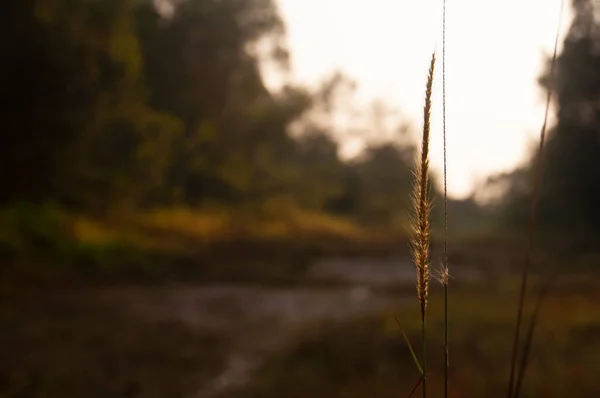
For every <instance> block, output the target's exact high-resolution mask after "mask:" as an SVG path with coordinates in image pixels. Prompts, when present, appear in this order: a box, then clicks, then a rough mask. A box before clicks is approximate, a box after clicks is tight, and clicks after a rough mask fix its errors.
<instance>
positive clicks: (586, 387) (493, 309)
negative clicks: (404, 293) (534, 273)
mask: <svg viewBox="0 0 600 398" xmlns="http://www.w3.org/2000/svg"><path fill="white" fill-rule="evenodd" d="M598 282H600V278H598V277H597V276H594V277H590V276H587V277H579V278H574V277H573V278H567V277H565V278H562V279H560V280H559V281H558V283H557V285H556V286H555V287H554V290H553V292H552V293H551V295H550V297H548V300H547V301H546V303H545V304H544V307H543V310H542V319H541V321H540V324H539V328H538V331H537V334H536V337H535V342H534V346H533V348H532V358H531V362H530V367H529V373H528V377H527V380H526V381H525V384H524V389H523V396H525V397H597V396H599V394H600V381H599V380H598V378H597V375H598V372H600V362H599V361H598V358H600V333H599V332H600V311H598V307H597V302H598V299H599V298H600V293H598V290H597V286H598ZM515 287H516V286H515V280H511V279H507V280H505V281H503V282H502V283H497V284H495V285H494V286H493V288H492V287H491V286H486V287H485V289H483V288H481V287H477V286H475V287H470V288H460V289H459V290H458V291H453V293H452V298H451V302H450V309H451V320H450V335H451V337H450V344H451V348H450V349H451V352H450V358H451V372H450V378H451V396H452V397H502V396H505V395H506V382H507V376H508V371H509V369H508V365H509V360H510V348H511V339H512V334H513V330H514V322H515V308H516V305H517V301H516V297H517V295H516V289H515ZM432 296H433V297H432V300H431V302H432V304H431V309H430V312H429V325H430V328H429V330H430V336H429V339H430V340H429V347H430V348H429V354H430V355H429V368H430V375H429V389H430V392H429V393H430V394H431V396H441V393H442V380H443V379H442V372H443V329H442V319H443V318H442V317H443V315H442V311H441V308H440V305H439V303H440V299H439V297H438V296H439V292H434V293H433V295H432ZM396 315H398V316H399V318H400V319H401V320H402V323H403V327H404V328H405V330H406V331H407V333H408V335H409V336H410V339H411V340H412V342H413V344H414V345H416V346H418V345H419V344H418V343H419V341H420V340H419V338H420V334H419V333H420V325H419V322H418V321H419V315H418V311H417V304H416V298H415V303H414V311H413V310H403V311H398V312H397V313H376V314H371V315H367V316H362V317H359V318H356V319H352V320H350V321H344V322H337V323H335V322H327V321H326V322H323V323H320V324H318V325H313V326H311V327H308V328H306V329H305V330H303V331H302V332H301V333H300V334H299V337H298V343H297V344H295V345H293V346H292V347H290V348H289V349H288V350H287V351H286V352H283V353H281V354H280V355H279V356H277V357H275V358H272V359H271V360H270V361H269V362H268V363H267V364H266V365H265V366H264V367H263V368H262V369H261V371H260V372H259V374H258V375H257V377H256V380H255V382H254V384H253V385H252V386H250V387H249V388H248V389H246V390H244V391H241V392H239V395H238V396H239V397H253V398H271V397H272V398H275V397H283V396H285V397H290V398H293V397H317V398H318V397H323V398H325V397H327V398H336V397H340V398H341V397H344V398H351V397H357V398H358V397H367V396H368V397H383V398H385V397H399V396H407V395H408V393H409V391H411V389H412V388H413V386H414V384H415V383H416V382H417V380H418V372H417V370H416V369H415V366H414V364H413V362H412V358H411V355H410V352H409V350H408V348H407V346H406V344H405V342H404V340H403V338H402V336H401V334H400V332H399V328H398V325H397V323H396V320H395V316H396ZM417 394H420V392H419V393H417Z"/></svg>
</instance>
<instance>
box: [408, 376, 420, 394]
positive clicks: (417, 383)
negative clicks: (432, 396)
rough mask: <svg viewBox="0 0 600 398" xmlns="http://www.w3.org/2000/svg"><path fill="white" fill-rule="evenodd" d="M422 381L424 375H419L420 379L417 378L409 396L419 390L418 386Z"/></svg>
mask: <svg viewBox="0 0 600 398" xmlns="http://www.w3.org/2000/svg"><path fill="white" fill-rule="evenodd" d="M422 382H423V376H421V377H419V380H417V382H416V383H415V386H414V387H413V388H412V390H410V393H408V398H410V397H412V396H413V395H414V394H415V391H417V388H419V386H420V385H421V383H422Z"/></svg>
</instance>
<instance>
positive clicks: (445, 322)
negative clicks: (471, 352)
mask: <svg viewBox="0 0 600 398" xmlns="http://www.w3.org/2000/svg"><path fill="white" fill-rule="evenodd" d="M449 368H450V361H449V357H448V283H445V284H444V398H448V384H449V383H448V373H449V372H448V371H449Z"/></svg>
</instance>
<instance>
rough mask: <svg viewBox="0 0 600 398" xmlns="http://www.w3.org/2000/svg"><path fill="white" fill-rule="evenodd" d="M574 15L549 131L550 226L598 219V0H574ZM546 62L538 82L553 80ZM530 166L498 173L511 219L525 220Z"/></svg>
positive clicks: (545, 215)
mask: <svg viewBox="0 0 600 398" xmlns="http://www.w3.org/2000/svg"><path fill="white" fill-rule="evenodd" d="M572 4H573V10H574V19H573V22H572V24H571V27H570V29H569V32H568V34H567V37H566V39H565V41H564V47H563V50H562V53H561V54H560V55H559V56H558V58H557V64H556V75H555V76H556V80H555V82H556V84H555V87H554V92H555V97H554V98H555V100H556V104H557V125H556V126H555V127H554V128H553V129H552V130H550V131H549V132H548V139H547V146H546V154H545V156H546V157H545V161H544V176H543V182H542V192H541V200H540V205H539V213H538V214H539V221H540V223H541V224H542V225H543V226H545V227H547V228H561V229H564V228H568V229H571V230H579V231H581V232H591V231H593V230H595V229H597V227H598V226H599V225H600V207H598V203H600V106H599V104H600V51H599V49H600V19H599V18H598V17H597V16H598V15H599V13H600V4H599V3H598V2H597V1H593V0H573V2H572ZM549 70H550V60H549V61H548V67H547V69H546V71H545V72H544V74H543V75H542V76H541V78H540V85H541V86H542V87H543V88H547V87H548V84H549ZM535 156H536V155H534V156H532V159H531V160H530V163H529V166H527V167H525V168H521V169H518V170H516V171H515V172H514V173H512V174H509V175H504V176H502V177H501V178H496V179H495V180H494V181H492V182H493V183H495V184H496V185H497V184H498V183H502V184H505V185H506V184H507V183H508V186H509V187H508V189H507V191H508V192H507V199H508V204H509V207H508V209H509V213H508V215H509V220H510V221H511V222H513V223H518V224H523V223H524V222H526V219H527V215H528V212H529V202H530V199H529V197H530V193H531V190H532V187H533V170H532V169H533V165H534V164H535V162H534V161H535V159H536V158H535Z"/></svg>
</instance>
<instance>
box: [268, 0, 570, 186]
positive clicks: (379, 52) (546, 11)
mask: <svg viewBox="0 0 600 398" xmlns="http://www.w3.org/2000/svg"><path fill="white" fill-rule="evenodd" d="M278 2H279V7H280V12H281V14H282V16H283V18H284V21H285V23H286V26H287V40H288V45H289V48H290V50H291V57H292V59H291V61H292V72H293V79H294V80H295V81H297V82H299V83H302V84H305V85H308V86H314V85H315V84H317V83H318V82H319V81H321V80H322V79H323V78H325V77H326V76H328V75H330V74H331V73H332V72H333V71H335V70H341V71H343V72H344V73H346V74H347V75H349V76H350V77H351V78H353V79H355V81H356V82H357V84H358V90H357V93H356V101H358V103H360V104H363V105H364V106H366V105H367V104H368V103H369V102H370V101H372V100H374V99H380V100H383V101H385V102H386V104H387V105H388V106H389V107H392V108H397V109H399V110H400V112H402V114H403V115H405V117H408V118H409V119H410V121H411V122H412V123H413V125H414V126H415V127H417V128H420V127H421V125H422V118H423V115H422V107H423V101H424V99H423V97H424V90H425V80H426V74H427V68H428V65H429V61H430V58H431V52H432V51H433V50H434V49H437V52H438V63H437V68H438V69H437V71H438V72H440V73H439V74H438V73H436V79H437V84H436V85H435V96H434V109H433V120H432V122H433V124H434V126H433V129H432V134H433V137H432V143H431V145H432V147H431V151H432V161H431V163H432V167H433V169H434V171H436V172H437V173H439V172H440V171H441V167H442V136H441V107H440V105H441V84H440V83H441V20H442V12H441V10H442V7H441V0H278ZM566 3H567V5H565V11H564V14H563V18H562V23H561V32H562V35H561V37H564V33H565V32H566V30H567V29H568V25H569V23H570V20H571V10H570V9H569V7H568V3H570V2H569V1H567V2H566ZM559 10H560V0H525V1H524V0H503V1H489V0H447V5H446V12H447V14H446V93H447V96H446V98H447V107H446V121H447V138H448V146H447V151H448V190H449V193H450V194H451V195H453V196H456V197H461V196H465V195H467V194H469V193H470V192H471V190H472V189H473V187H474V185H475V184H476V182H477V181H479V180H481V179H483V178H484V177H485V176H486V175H489V174H490V173H493V172H497V171H502V170H509V169H511V168H513V167H514V166H515V165H516V164H518V163H519V162H520V161H522V160H523V159H524V158H525V156H526V154H527V153H528V151H529V148H530V147H531V145H532V143H535V141H536V140H537V137H538V135H539V129H540V126H541V124H542V120H543V103H544V93H542V92H541V90H540V89H539V87H538V86H537V83H536V79H537V77H538V75H539V72H540V70H541V68H542V65H543V60H544V58H543V55H544V54H550V53H551V51H552V48H553V44H554V37H555V34H556V28H557V23H558V16H559ZM561 41H562V40H561ZM560 48H561V47H560V46H559V50H560ZM343 144H345V148H344V150H346V151H347V152H349V151H352V150H353V149H354V150H355V149H356V143H355V142H352V141H351V140H346V142H343ZM353 147H354V148H353ZM440 176H441V174H440Z"/></svg>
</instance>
